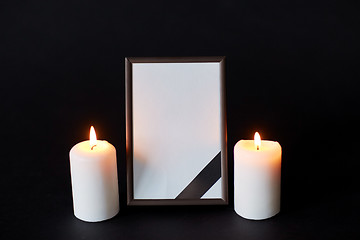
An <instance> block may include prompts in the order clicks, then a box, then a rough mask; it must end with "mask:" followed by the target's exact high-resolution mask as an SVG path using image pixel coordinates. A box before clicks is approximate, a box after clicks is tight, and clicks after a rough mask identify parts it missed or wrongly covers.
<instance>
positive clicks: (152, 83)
mask: <svg viewBox="0 0 360 240" xmlns="http://www.w3.org/2000/svg"><path fill="white" fill-rule="evenodd" d="M125 72H126V83H125V88H126V94H125V96H126V165H127V204H128V205H221V204H228V168H227V126H226V104H225V100H226V97H225V95H226V94H225V93H226V91H225V57H169V58H164V57H162V58H151V57H141V58H140V57H131V58H125Z"/></svg>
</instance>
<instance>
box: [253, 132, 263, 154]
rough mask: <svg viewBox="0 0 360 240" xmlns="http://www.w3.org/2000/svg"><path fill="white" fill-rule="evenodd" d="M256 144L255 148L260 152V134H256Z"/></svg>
mask: <svg viewBox="0 0 360 240" xmlns="http://www.w3.org/2000/svg"><path fill="white" fill-rule="evenodd" d="M254 143H255V147H256V149H257V150H260V146H261V138H260V134H259V133H258V132H256V133H255V136H254Z"/></svg>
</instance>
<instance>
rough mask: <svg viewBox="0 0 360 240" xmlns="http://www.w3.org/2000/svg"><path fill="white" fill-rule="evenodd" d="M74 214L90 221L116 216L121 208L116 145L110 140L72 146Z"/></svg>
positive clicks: (71, 166)
mask: <svg viewBox="0 0 360 240" xmlns="http://www.w3.org/2000/svg"><path fill="white" fill-rule="evenodd" d="M70 168H71V182H72V193H73V204H74V214H75V216H76V217H77V218H79V219H81V220H83V221H87V222H98V221H103V220H106V219H109V218H112V217H114V216H115V215H116V214H117V213H118V212H119V193H118V178H117V165H116V149H115V147H114V146H113V145H111V144H110V143H108V142H107V141H101V140H98V141H97V145H96V146H95V147H94V148H93V150H91V147H90V142H89V141H84V142H80V143H78V144H76V145H75V146H74V147H73V148H72V149H71V150H70Z"/></svg>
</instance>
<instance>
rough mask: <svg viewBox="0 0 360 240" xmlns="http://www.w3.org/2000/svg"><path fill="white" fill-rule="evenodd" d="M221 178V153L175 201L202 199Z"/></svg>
mask: <svg viewBox="0 0 360 240" xmlns="http://www.w3.org/2000/svg"><path fill="white" fill-rule="evenodd" d="M220 178H221V151H220V152H219V153H218V154H217V155H216V156H215V157H214V158H213V159H212V160H211V161H210V162H209V163H208V164H207V165H206V166H205V167H204V169H203V170H201V172H200V173H199V174H198V175H197V176H196V177H195V178H194V179H193V180H192V181H191V182H190V183H189V185H187V186H186V187H185V189H184V190H183V191H182V192H181V193H180V194H179V195H178V196H177V197H176V198H175V199H200V198H201V197H202V196H203V195H204V194H205V193H206V192H207V191H208V190H209V189H210V188H211V187H212V186H213V185H214V184H215V183H216V182H217V181H218V180H219V179H220Z"/></svg>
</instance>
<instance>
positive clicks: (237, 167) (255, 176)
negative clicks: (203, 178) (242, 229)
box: [234, 140, 281, 220]
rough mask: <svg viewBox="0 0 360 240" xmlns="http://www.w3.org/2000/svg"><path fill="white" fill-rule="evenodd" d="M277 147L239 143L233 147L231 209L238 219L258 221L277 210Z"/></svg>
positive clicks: (278, 148) (264, 143)
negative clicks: (257, 146)
mask: <svg viewBox="0 0 360 240" xmlns="http://www.w3.org/2000/svg"><path fill="white" fill-rule="evenodd" d="M280 182H281V146H280V144H279V143H278V142H273V141H264V140H262V141H261V146H260V149H259V150H257V149H256V146H255V144H254V141H253V140H241V141H239V142H238V143H237V144H236V145H235V147H234V208H235V212H236V213H237V214H239V215H240V216H242V217H244V218H247V219H253V220H260V219H266V218H269V217H272V216H274V215H276V214H277V213H278V212H279V211H280Z"/></svg>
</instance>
